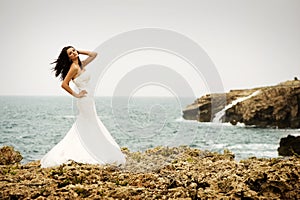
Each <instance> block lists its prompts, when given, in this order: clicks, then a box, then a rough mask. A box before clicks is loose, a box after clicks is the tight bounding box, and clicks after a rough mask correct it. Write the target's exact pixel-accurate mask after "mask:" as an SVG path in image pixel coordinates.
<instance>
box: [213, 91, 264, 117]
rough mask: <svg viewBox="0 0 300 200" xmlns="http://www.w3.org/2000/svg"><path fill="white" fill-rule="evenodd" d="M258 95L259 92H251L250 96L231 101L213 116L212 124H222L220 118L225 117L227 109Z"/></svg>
mask: <svg viewBox="0 0 300 200" xmlns="http://www.w3.org/2000/svg"><path fill="white" fill-rule="evenodd" d="M259 93H260V91H259V90H257V91H255V92H253V93H252V94H250V95H249V96H246V97H241V98H238V99H236V100H234V101H232V102H231V103H230V104H228V105H226V106H225V107H224V108H223V109H222V110H221V111H219V112H218V113H216V114H215V117H214V119H213V122H214V123H222V117H223V116H224V115H225V112H226V110H227V109H229V108H231V107H232V106H234V105H236V104H238V103H240V102H242V101H245V100H247V99H250V98H251V97H254V96H256V95H258V94H259Z"/></svg>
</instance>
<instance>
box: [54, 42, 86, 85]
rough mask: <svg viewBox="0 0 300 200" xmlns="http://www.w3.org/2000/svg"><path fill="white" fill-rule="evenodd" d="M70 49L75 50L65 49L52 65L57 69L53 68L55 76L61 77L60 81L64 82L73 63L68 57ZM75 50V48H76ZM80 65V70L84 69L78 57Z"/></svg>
mask: <svg viewBox="0 0 300 200" xmlns="http://www.w3.org/2000/svg"><path fill="white" fill-rule="evenodd" d="M69 48H74V47H72V46H67V47H64V48H63V49H62V50H61V52H60V54H59V56H58V58H57V59H56V60H55V61H54V62H53V63H51V64H55V63H56V65H55V67H53V68H52V70H53V71H54V72H55V76H56V77H58V76H60V80H62V81H63V80H64V79H65V77H66V76H67V74H68V72H69V69H70V66H71V64H72V63H73V62H72V61H71V60H70V59H69V56H68V53H67V50H68V49H69ZM74 49H75V48H74ZM78 64H79V66H80V68H82V63H81V61H80V59H79V57H78Z"/></svg>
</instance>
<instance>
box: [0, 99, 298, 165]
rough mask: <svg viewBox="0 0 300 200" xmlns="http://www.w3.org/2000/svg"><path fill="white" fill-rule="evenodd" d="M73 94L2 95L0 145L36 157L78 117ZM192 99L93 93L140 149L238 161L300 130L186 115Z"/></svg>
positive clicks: (109, 121)
mask: <svg viewBox="0 0 300 200" xmlns="http://www.w3.org/2000/svg"><path fill="white" fill-rule="evenodd" d="M75 101H76V99H74V98H72V97H68V96H65V97H54V96H52V97H48V96H47V97H46V96H40V97H39V96H0V105H1V110H0V123H1V124H0V147H2V146H4V145H12V146H14V147H15V149H16V150H18V151H20V152H21V154H22V155H23V157H24V159H23V161H22V163H26V162H29V161H34V160H39V159H41V158H42V156H43V155H44V154H46V153H47V152H48V151H49V150H50V149H51V148H52V147H53V146H54V145H55V144H57V143H58V142H59V141H60V140H61V139H62V138H63V137H64V135H65V134H66V133H67V132H68V130H69V129H70V128H71V126H72V124H73V123H74V121H75V119H76V112H77V111H76V107H75V105H76V103H75ZM193 101H194V99H191V98H183V99H180V100H178V99H175V98H171V97H169V98H168V97H138V98H130V99H128V98H125V97H113V98H111V97H96V98H95V102H96V110H97V114H98V116H99V118H100V119H101V121H102V122H103V123H104V125H105V126H106V127H107V129H108V130H109V131H110V133H111V134H112V136H113V137H114V138H115V140H116V141H117V143H118V144H119V145H120V146H121V147H128V148H129V149H130V150H131V151H144V150H146V149H148V148H153V147H155V146H160V145H164V146H179V145H187V146H190V147H193V148H199V149H202V150H209V151H214V152H219V153H222V152H223V151H224V149H229V150H231V151H232V152H233V153H234V154H235V158H236V159H237V160H240V159H245V158H248V157H252V156H256V157H266V158H272V157H278V153H277V148H278V147H279V141H280V138H282V137H286V136H287V135H289V134H290V135H300V130H299V129H298V130H295V129H270V128H266V129H261V128H256V127H247V126H244V125H243V124H238V125H237V126H232V125H230V124H224V123H223V124H220V123H200V122H197V121H190V120H184V119H183V118H182V109H183V108H185V107H186V105H188V104H191V103H192V102H193Z"/></svg>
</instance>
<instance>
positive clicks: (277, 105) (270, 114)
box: [183, 80, 300, 128]
mask: <svg viewBox="0 0 300 200" xmlns="http://www.w3.org/2000/svg"><path fill="white" fill-rule="evenodd" d="M255 91H260V92H259V94H257V95H255V96H253V97H251V98H249V99H247V100H244V101H242V102H239V103H237V104H236V105H234V106H232V107H231V108H228V109H227V110H226V113H225V115H224V116H223V118H222V121H223V122H231V123H232V124H236V123H237V122H240V123H244V124H246V125H255V126H257V127H276V128H300V81H299V80H293V81H286V82H283V83H280V84H278V85H275V86H270V87H260V88H254V89H245V90H231V91H229V92H228V93H224V94H208V95H205V96H202V97H201V98H199V99H197V100H196V101H195V102H194V103H193V104H191V105H189V106H187V107H186V109H184V110H183V118H184V119H188V120H198V121H200V122H209V121H212V119H213V118H214V116H215V114H216V113H217V112H219V111H221V110H222V109H223V108H224V107H225V106H226V105H228V104H230V103H232V102H233V101H234V100H236V99H238V98H241V97H246V96H249V95H251V94H253V93H254V92H255Z"/></svg>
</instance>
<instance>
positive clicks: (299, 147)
mask: <svg viewBox="0 0 300 200" xmlns="http://www.w3.org/2000/svg"><path fill="white" fill-rule="evenodd" d="M278 154H279V155H281V156H292V155H298V156H299V155H300V136H297V137H295V136H292V135H288V136H287V137H284V138H281V139H280V143H279V148H278Z"/></svg>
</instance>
